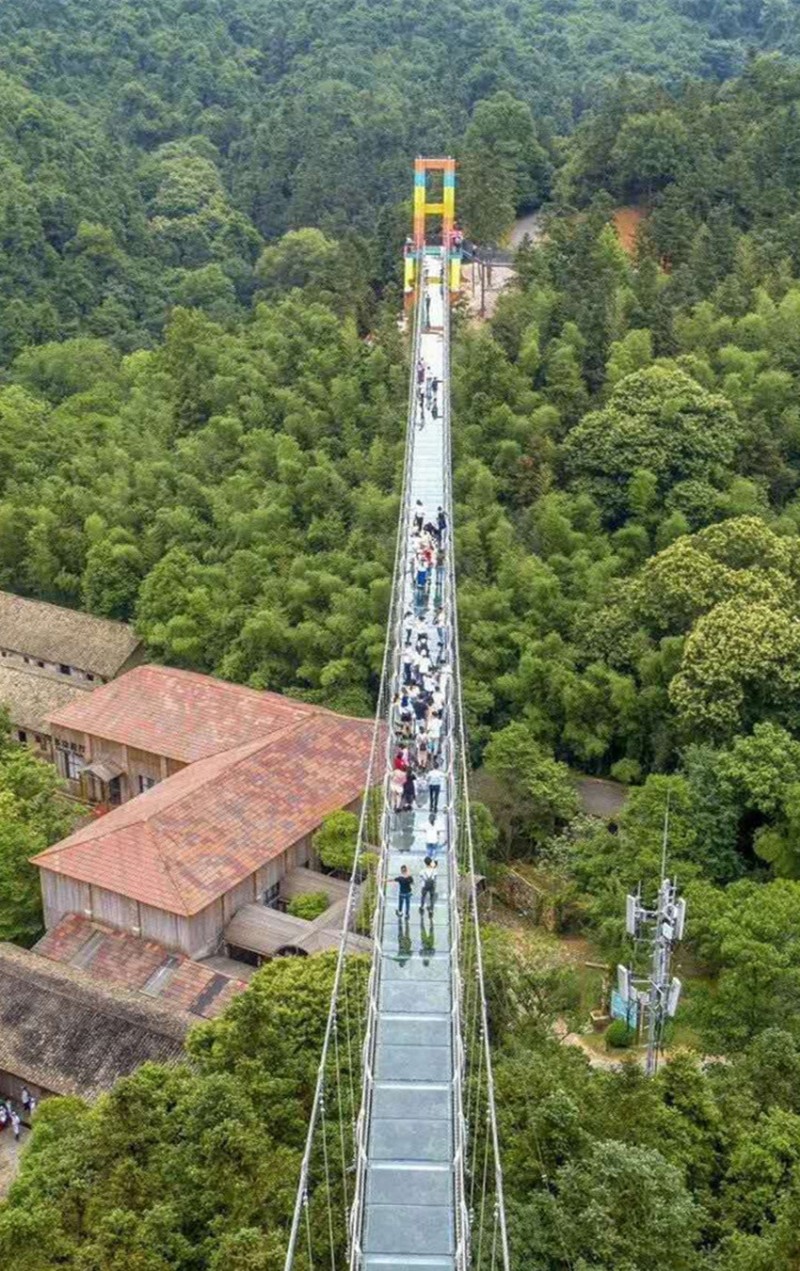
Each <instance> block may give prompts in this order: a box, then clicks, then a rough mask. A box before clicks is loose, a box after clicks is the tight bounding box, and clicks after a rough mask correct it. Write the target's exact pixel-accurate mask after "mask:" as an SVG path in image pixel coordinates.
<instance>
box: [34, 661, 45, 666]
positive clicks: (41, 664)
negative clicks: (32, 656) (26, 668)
mask: <svg viewBox="0 0 800 1271" xmlns="http://www.w3.org/2000/svg"><path fill="white" fill-rule="evenodd" d="M36 665H37V666H41V667H43V666H44V662H37V663H36Z"/></svg>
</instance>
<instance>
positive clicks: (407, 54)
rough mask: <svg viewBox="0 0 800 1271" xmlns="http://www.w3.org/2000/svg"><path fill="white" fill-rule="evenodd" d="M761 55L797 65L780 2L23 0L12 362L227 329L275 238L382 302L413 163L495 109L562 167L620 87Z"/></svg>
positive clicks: (14, 49) (10, 281) (4, 355)
mask: <svg viewBox="0 0 800 1271" xmlns="http://www.w3.org/2000/svg"><path fill="white" fill-rule="evenodd" d="M759 49H761V50H770V49H775V50H780V51H783V52H785V53H798V52H800V15H799V14H798V13H797V11H796V8H795V7H794V6H792V5H791V4H789V3H788V2H787V0H768V3H760V4H758V5H756V4H753V3H750V2H749V0H727V2H719V3H710V0H709V2H706V0H649V2H648V3H646V4H645V3H644V2H643V0H613V2H612V3H601V2H600V0H575V2H574V3H569V4H564V3H561V2H560V0H524V2H523V3H508V2H506V0H461V2H460V3H455V0H443V2H442V3H440V4H436V5H427V4H420V3H408V0H382V2H381V3H379V4H376V3H368V2H367V0H360V2H359V3H357V4H352V3H345V2H344V0H318V2H315V3H310V2H309V3H303V4H296V3H292V2H290V0H271V2H270V3H265V2H264V0H225V3H223V2H222V0H137V3H136V4H133V3H125V2H124V0H122V2H120V0H110V2H109V3H105V4H101V3H99V0H71V3H69V4H64V3H61V0H8V2H7V3H5V4H4V5H3V6H2V12H0V105H1V106H2V109H1V110H0V158H1V159H2V163H3V169H4V181H3V190H2V194H0V244H2V249H3V250H2V259H0V297H2V301H3V304H2V314H1V315H0V362H2V363H5V362H8V361H9V360H10V359H12V358H13V357H14V355H15V354H17V353H18V352H20V351H21V350H22V349H23V348H24V347H25V346H27V345H28V344H30V343H31V342H34V343H39V342H43V341H46V340H48V339H63V338H64V337H67V336H75V335H78V334H85V335H90V336H95V337H100V338H103V339H108V340H110V341H111V342H112V343H113V344H114V345H115V347H117V348H118V349H120V350H122V351H123V352H129V351H131V350H132V349H134V348H139V347H142V346H144V347H148V346H152V345H153V343H154V342H155V341H156V340H157V339H158V336H159V333H160V332H161V330H162V328H163V324H164V321H165V318H166V316H167V315H168V313H169V311H170V309H171V307H172V306H173V305H174V304H189V305H193V306H199V307H200V308H202V309H204V310H205V311H206V312H209V313H210V314H211V315H212V316H217V317H222V318H223V319H231V320H233V319H235V318H236V317H237V316H241V315H242V314H243V313H245V312H246V311H247V310H249V308H250V304H251V300H252V297H253V293H254V290H255V289H256V286H257V282H258V277H257V270H256V266H257V263H258V259H259V256H260V253H261V251H262V250H263V247H264V244H265V243H266V242H271V241H274V240H275V239H276V238H278V237H280V235H282V234H283V233H284V232H285V231H286V230H289V229H300V228H302V227H304V226H309V225H310V226H318V227H320V228H322V229H323V230H325V231H326V232H328V233H330V234H333V235H334V237H336V238H339V239H341V240H342V249H343V250H344V251H345V253H346V254H349V255H351V256H352V255H357V256H358V258H359V263H360V270H361V272H362V273H363V275H364V279H365V281H366V283H367V284H368V285H369V286H370V287H371V289H372V291H373V292H374V291H375V290H376V289H380V287H381V286H382V285H384V284H385V283H386V281H387V280H388V279H390V278H391V277H392V276H393V274H394V273H395V271H396V268H397V260H398V253H397V248H398V246H399V244H400V243H401V242H402V237H403V235H404V234H405V232H406V224H407V222H406V215H405V212H404V210H403V207H402V201H403V200H404V199H406V198H407V196H408V184H409V182H408V171H409V160H410V157H411V156H413V154H414V153H420V152H421V153H433V152H436V151H445V150H448V149H452V148H456V149H458V148H459V147H460V145H461V142H462V139H463V137H464V134H465V131H466V129H467V125H468V123H469V120H470V116H471V114H472V113H473V111H474V109H475V107H476V105H477V104H479V103H480V102H481V101H485V100H487V99H491V98H492V97H493V96H494V95H495V94H496V93H498V92H507V93H510V94H511V95H512V96H514V97H515V98H517V99H519V100H520V101H522V102H523V103H524V104H525V105H526V106H527V107H529V108H530V109H532V111H533V113H534V116H535V119H536V127H537V130H538V132H539V134H540V136H541V138H542V140H543V143H544V144H545V146H546V147H547V148H548V149H549V150H552V151H553V153H554V157H556V158H559V157H560V156H561V153H562V149H563V147H562V144H561V141H560V139H561V138H563V137H564V136H565V135H566V134H567V133H569V131H570V130H571V128H572V126H573V125H574V123H575V122H576V121H577V120H578V119H580V118H582V117H583V116H584V115H585V113H586V111H587V110H589V109H590V108H592V107H593V106H595V105H596V104H597V102H598V101H599V100H601V99H602V94H603V92H604V89H605V85H606V84H607V82H608V81H609V80H610V79H611V78H612V77H613V78H616V77H617V76H618V75H619V73H620V72H622V71H626V70H627V71H631V72H634V73H636V74H645V75H649V76H654V77H656V78H657V79H658V81H659V82H660V83H662V84H664V85H666V86H667V87H673V88H674V87H677V86H678V85H679V84H680V83H681V82H682V81H683V79H684V77H685V76H704V77H707V78H709V79H711V80H716V79H720V78H724V77H725V76H728V75H731V74H733V73H735V72H736V71H738V70H741V69H742V68H743V66H744V65H745V62H746V60H747V57H748V56H749V55H750V54H751V53H752V52H753V51H756V50H759ZM644 144H645V143H644V141H642V145H644ZM598 157H602V156H601V155H598ZM640 175H641V177H642V178H645V177H646V175H647V174H646V172H645V171H644V170H643V171H642V172H641V174H640ZM540 193H541V191H537V190H536V189H535V188H534V189H532V190H528V192H527V196H528V198H529V199H530V198H531V197H533V198H534V199H535V198H536V196H537V194H540Z"/></svg>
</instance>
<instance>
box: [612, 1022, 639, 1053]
mask: <svg viewBox="0 0 800 1271" xmlns="http://www.w3.org/2000/svg"><path fill="white" fill-rule="evenodd" d="M635 1040H636V1031H635V1029H633V1028H631V1027H630V1026H629V1025H628V1024H626V1023H625V1020H624V1019H615V1020H612V1022H611V1023H610V1024H609V1026H608V1028H607V1029H606V1046H608V1048H609V1050H627V1048H628V1046H632V1045H633V1043H634V1042H635Z"/></svg>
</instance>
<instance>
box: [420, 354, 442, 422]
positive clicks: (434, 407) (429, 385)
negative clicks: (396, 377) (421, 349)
mask: <svg viewBox="0 0 800 1271" xmlns="http://www.w3.org/2000/svg"><path fill="white" fill-rule="evenodd" d="M440 382H441V381H440V380H439V376H438V375H434V373H433V372H432V370H431V369H430V367H429V366H428V364H427V362H426V361H425V359H424V358H420V359H419V361H418V362H417V392H416V397H415V400H414V414H415V419H416V425H417V428H424V427H425V419H426V412H427V414H428V415H430V417H431V419H438V418H439V385H440Z"/></svg>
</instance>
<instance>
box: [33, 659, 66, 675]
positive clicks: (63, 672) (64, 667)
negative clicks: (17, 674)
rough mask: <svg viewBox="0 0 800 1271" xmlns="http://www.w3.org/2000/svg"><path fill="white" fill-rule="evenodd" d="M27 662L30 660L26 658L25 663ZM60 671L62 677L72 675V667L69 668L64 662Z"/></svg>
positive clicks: (60, 666)
mask: <svg viewBox="0 0 800 1271" xmlns="http://www.w3.org/2000/svg"><path fill="white" fill-rule="evenodd" d="M27 660H28V659H27V658H26V659H25V661H26V662H27ZM58 669H59V671H60V672H61V674H62V675H72V667H71V666H67V664H66V662H62V663H61V664H60V665H59V668H58Z"/></svg>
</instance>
